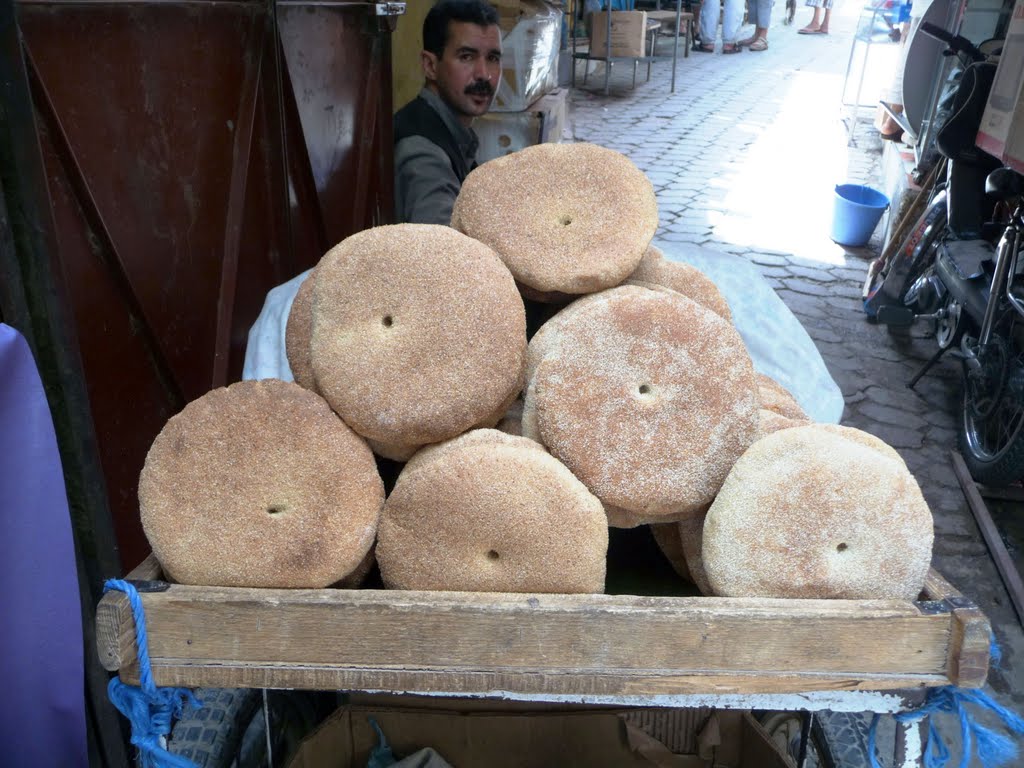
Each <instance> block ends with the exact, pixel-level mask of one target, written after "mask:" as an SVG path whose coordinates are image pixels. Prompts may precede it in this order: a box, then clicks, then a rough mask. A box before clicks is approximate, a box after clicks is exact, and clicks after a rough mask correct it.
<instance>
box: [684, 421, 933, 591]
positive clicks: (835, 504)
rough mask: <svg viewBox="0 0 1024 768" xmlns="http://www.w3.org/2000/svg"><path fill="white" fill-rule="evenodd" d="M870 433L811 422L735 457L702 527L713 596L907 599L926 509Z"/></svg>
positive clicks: (916, 587)
mask: <svg viewBox="0 0 1024 768" xmlns="http://www.w3.org/2000/svg"><path fill="white" fill-rule="evenodd" d="M883 446H884V444H882V443H881V441H879V440H878V439H877V438H874V437H872V436H870V435H867V434H866V433H860V432H859V431H858V430H852V429H850V428H848V427H836V426H835V425H818V424H811V425H806V426H799V427H793V428H790V429H782V430H780V431H778V432H773V433H771V434H769V435H767V436H765V437H763V438H761V439H760V440H758V441H757V442H756V443H754V444H753V445H752V446H750V448H749V450H747V452H746V453H745V454H743V456H741V457H740V459H739V460H738V461H737V462H736V465H735V466H734V467H733V469H732V471H731V472H730V473H729V476H728V478H726V481H725V483H724V485H723V486H722V489H721V491H720V492H719V494H718V497H717V498H716V499H715V502H714V504H712V506H711V509H710V510H709V511H708V516H707V519H706V521H705V524H704V542H703V557H704V566H705V569H706V571H707V575H708V579H709V581H710V583H711V586H712V588H713V590H714V592H715V594H719V595H724V596H728V597H779V598H849V599H871V598H878V599H901V600H914V599H916V598H917V596H918V594H919V593H920V591H921V588H922V586H923V584H924V579H925V576H926V574H927V572H928V568H929V566H930V563H931V552H932V541H933V536H934V534H933V529H932V516H931V512H930V511H929V509H928V505H927V504H926V503H925V500H924V498H923V496H922V495H921V490H920V488H919V487H918V485H917V482H916V481H915V480H914V477H913V476H912V475H911V474H910V472H909V470H908V469H907V467H906V465H905V464H904V463H903V461H902V459H900V458H899V456H898V455H897V454H896V453H895V451H893V450H892V449H891V448H888V446H884V447H883Z"/></svg>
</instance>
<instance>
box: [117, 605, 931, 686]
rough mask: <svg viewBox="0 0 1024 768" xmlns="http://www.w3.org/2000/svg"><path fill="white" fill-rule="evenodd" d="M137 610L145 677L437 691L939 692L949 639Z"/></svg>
mask: <svg viewBox="0 0 1024 768" xmlns="http://www.w3.org/2000/svg"><path fill="white" fill-rule="evenodd" d="M107 599H109V602H110V603H117V602H119V601H120V600H121V599H122V597H121V596H111V595H108V596H107V598H105V600H107ZM143 602H144V604H145V606H146V615H147V624H148V629H149V651H150V657H151V659H152V661H153V664H154V667H159V666H160V665H162V664H163V663H165V660H166V661H167V663H172V664H174V665H178V666H189V665H195V666H224V665H236V666H239V667H251V666H261V667H268V668H269V667H287V666H294V667H301V668H305V669H321V668H330V667H346V668H350V669H352V668H359V669H371V670H373V669H376V670H389V669H390V670H395V671H397V672H401V673H402V674H408V673H409V672H410V671H416V672H419V673H422V674H429V673H434V672H436V673H439V674H441V675H442V676H444V675H445V674H446V673H449V672H450V673H451V674H453V675H455V674H459V673H460V672H463V671H464V672H466V673H474V674H476V673H478V672H480V671H482V670H483V671H486V673H498V674H508V675H511V676H519V675H530V674H544V675H550V676H552V677H553V678H554V679H557V678H564V677H567V676H572V675H580V674H590V675H593V676H601V675H602V674H605V673H607V672H609V671H610V672H612V673H613V674H614V675H615V676H617V677H622V678H628V677H630V676H633V675H636V676H638V677H643V678H648V679H656V678H664V677H665V676H666V675H667V676H672V675H676V676H680V677H686V678H688V677H694V678H702V679H703V682H705V683H707V682H710V679H711V677H714V676H715V675H722V676H728V673H734V674H737V675H740V676H747V677H758V676H761V675H765V674H776V675H785V674H801V675H802V674H815V673H817V674H828V675H830V676H831V677H832V678H833V679H843V678H845V677H850V678H854V679H856V678H858V677H863V676H883V677H884V676H886V675H899V676H901V677H904V678H908V677H913V676H915V675H925V676H940V677H941V676H944V675H945V674H946V669H947V658H946V652H947V647H948V643H949V634H950V627H951V622H950V617H949V615H948V614H941V613H940V614H935V615H926V614H922V613H921V612H919V611H918V610H917V609H916V608H915V606H914V605H913V604H912V603H905V602H900V601H845V600H753V599H736V598H650V597H621V596H605V595H579V596H568V595H534V596H530V595H495V594H462V593H418V592H379V591H373V590H356V591H347V590H248V589H216V588H201V587H184V586H173V587H171V589H169V590H168V591H167V592H161V593H148V594H144V595H143ZM100 608H101V609H104V610H102V611H98V614H97V615H98V618H97V621H100V618H99V617H100V614H101V613H102V616H103V621H104V623H107V622H117V621H120V622H124V613H123V609H120V610H118V609H117V606H116V605H110V606H109V610H108V609H106V608H105V606H104V604H103V603H101V605H100ZM104 637H108V638H116V650H115V651H113V652H112V653H111V654H110V655H108V656H107V657H105V659H106V660H110V659H113V658H115V657H116V660H117V663H119V664H121V665H124V664H127V663H131V662H132V661H133V658H134V648H133V647H130V648H126V647H125V642H124V638H125V633H124V632H123V631H121V632H120V633H118V632H115V631H114V630H113V629H111V628H107V629H106V631H105V633H104ZM881 649H884V653H883V652H880V650H881ZM709 676H710V677H709ZM303 687H305V686H303Z"/></svg>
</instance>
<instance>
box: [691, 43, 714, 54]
mask: <svg viewBox="0 0 1024 768" xmlns="http://www.w3.org/2000/svg"><path fill="white" fill-rule="evenodd" d="M693 50H695V51H697V52H698V53H714V52H715V44H714V43H701V44H700V45H695V46H693Z"/></svg>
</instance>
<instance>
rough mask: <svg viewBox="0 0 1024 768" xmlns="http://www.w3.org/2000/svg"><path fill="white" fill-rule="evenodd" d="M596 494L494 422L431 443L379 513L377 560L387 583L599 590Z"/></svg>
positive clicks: (600, 537)
mask: <svg viewBox="0 0 1024 768" xmlns="http://www.w3.org/2000/svg"><path fill="white" fill-rule="evenodd" d="M607 550H608V528H607V525H606V523H605V518H604V512H603V510H602V509H601V504H600V502H599V501H598V500H597V499H596V498H595V497H594V496H593V494H591V493H590V492H589V491H588V490H587V489H586V487H585V486H584V485H583V484H582V483H581V482H580V481H579V480H577V479H576V478H575V477H573V475H572V473H571V472H569V470H568V469H566V467H565V466H563V465H562V464H561V463H560V462H558V461H557V460H556V459H555V458H553V457H552V456H550V455H549V454H548V453H547V452H546V451H544V450H543V448H541V447H540V446H538V445H537V444H536V443H534V442H532V441H530V440H527V439H525V438H522V437H516V436H514V435H507V434H505V433H504V432H499V431H498V430H493V429H481V430H473V431H471V432H467V433H466V434H464V435H462V436H460V437H458V438H455V439H454V440H450V441H447V442H445V443H440V444H438V445H432V446H429V447H427V448H424V449H423V450H421V451H420V452H419V453H417V454H416V455H415V456H414V457H413V458H412V460H411V461H410V462H409V463H408V464H407V465H406V466H405V468H404V469H403V471H402V474H401V475H400V476H399V478H398V482H397V483H396V485H395V488H394V490H393V491H392V492H391V495H390V496H389V497H388V500H387V503H386V504H385V506H384V510H383V512H382V514H381V525H380V530H379V536H378V542H377V561H378V563H379V565H380V570H381V576H382V577H383V579H384V583H385V585H386V586H388V587H389V588H393V589H418V590H457V591H470V592H478V591H485V592H544V593H559V592H560V593H599V592H603V591H604V577H605V558H606V555H607Z"/></svg>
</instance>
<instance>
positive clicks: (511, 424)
mask: <svg viewBox="0 0 1024 768" xmlns="http://www.w3.org/2000/svg"><path fill="white" fill-rule="evenodd" d="M496 429H498V430H499V431H501V432H504V433H505V434H507V435H516V436H517V437H522V435H523V398H522V395H520V396H519V397H517V398H516V399H515V400H514V401H513V402H512V405H510V406H509V408H508V410H507V411H505V415H504V416H502V417H501V421H499V422H498V426H497V427H496Z"/></svg>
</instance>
